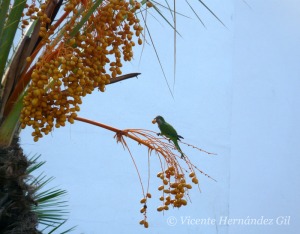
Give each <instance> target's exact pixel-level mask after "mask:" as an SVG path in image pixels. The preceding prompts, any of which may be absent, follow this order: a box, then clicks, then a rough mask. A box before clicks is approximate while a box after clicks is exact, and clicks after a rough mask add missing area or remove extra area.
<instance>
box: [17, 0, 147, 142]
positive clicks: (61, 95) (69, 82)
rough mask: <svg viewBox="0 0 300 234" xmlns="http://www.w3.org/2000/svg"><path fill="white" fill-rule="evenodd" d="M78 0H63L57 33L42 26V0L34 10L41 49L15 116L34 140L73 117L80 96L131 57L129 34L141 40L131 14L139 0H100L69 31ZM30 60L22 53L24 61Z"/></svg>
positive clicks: (107, 79) (107, 78)
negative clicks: (62, 19)
mask: <svg viewBox="0 0 300 234" xmlns="http://www.w3.org/2000/svg"><path fill="white" fill-rule="evenodd" d="M80 2H81V1H79V0H70V1H68V3H66V5H65V7H64V10H65V12H67V13H68V12H69V13H70V12H73V16H72V17H71V18H70V19H69V20H68V22H67V23H66V25H65V26H64V28H63V30H61V31H63V32H64V34H63V35H62V34H59V33H57V32H56V33H55V34H54V32H55V26H53V25H52V26H50V27H48V24H49V22H50V19H49V18H48V17H47V15H46V14H45V13H44V10H45V9H46V6H47V5H46V3H45V4H42V5H41V7H40V10H39V12H37V14H36V15H37V17H39V19H40V22H41V28H40V33H39V35H40V37H42V43H44V45H45V48H46V50H45V52H44V53H43V55H42V56H41V57H40V58H39V59H38V61H37V62H36V64H35V66H34V67H33V68H32V69H33V70H32V73H31V83H30V85H29V88H28V90H27V95H26V96H25V97H24V101H23V105H24V107H23V110H22V113H21V120H20V121H21V127H22V128H25V127H26V126H32V128H33V129H34V131H33V133H32V136H33V137H34V141H38V139H39V138H41V137H42V136H43V135H47V134H48V133H49V132H51V131H52V129H53V128H54V127H57V128H59V127H60V126H64V125H65V123H66V121H68V122H70V123H73V122H74V118H76V116H77V114H76V112H78V111H79V110H80V107H79V105H80V104H81V103H82V97H84V96H85V95H86V94H90V93H92V91H93V90H94V89H95V88H98V89H99V90H100V91H102V92H104V91H105V85H107V84H109V83H110V79H111V78H114V77H116V76H117V75H120V74H122V71H121V68H122V66H123V64H122V61H130V60H131V59H132V57H133V50H132V48H133V47H134V46H135V42H134V41H133V37H136V38H137V39H138V44H142V39H141V38H140V37H141V33H142V30H143V27H142V26H141V25H140V21H139V19H138V18H137V16H136V11H137V10H139V9H140V8H141V4H140V3H139V2H137V1H119V0H110V1H103V2H102V4H101V5H100V7H99V8H98V9H97V10H96V12H95V13H94V14H92V15H91V16H90V17H89V19H88V20H87V21H86V23H85V25H84V26H83V27H82V28H81V30H78V32H76V34H75V35H73V34H74V30H75V29H76V26H77V25H78V22H80V20H81V19H82V18H79V17H78V6H79V5H80ZM85 2H86V4H87V3H88V2H90V1H85ZM147 6H148V7H149V6H151V4H150V5H149V4H147ZM87 8H88V7H87ZM30 9H31V8H30ZM30 12H32V10H31V11H30ZM34 12H36V9H34ZM81 15H84V14H83V13H81ZM61 31H60V32H61ZM55 36H56V37H55ZM31 60H32V59H31V58H27V61H28V62H31Z"/></svg>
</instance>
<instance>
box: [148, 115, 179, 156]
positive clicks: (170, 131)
mask: <svg viewBox="0 0 300 234" xmlns="http://www.w3.org/2000/svg"><path fill="white" fill-rule="evenodd" d="M152 123H153V124H155V123H157V124H158V128H159V130H160V132H161V133H158V135H163V136H165V137H167V138H169V140H171V141H173V143H174V145H175V147H176V149H177V150H178V151H179V152H180V153H181V158H184V154H183V152H182V151H181V149H180V147H179V145H178V141H180V138H181V139H183V137H182V136H180V135H178V134H177V132H176V130H175V129H174V128H173V127H172V125H171V124H168V123H167V122H166V121H165V119H164V118H163V117H161V116H157V117H155V118H154V119H153V120H152Z"/></svg>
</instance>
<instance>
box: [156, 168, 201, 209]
mask: <svg viewBox="0 0 300 234" xmlns="http://www.w3.org/2000/svg"><path fill="white" fill-rule="evenodd" d="M190 176H191V177H193V179H192V181H193V182H194V183H198V180H197V178H196V177H195V173H194V172H191V174H190ZM157 177H158V178H160V179H161V180H162V185H161V186H159V187H158V190H159V191H162V192H163V194H162V196H161V197H160V198H159V200H160V201H162V206H159V207H158V208H157V211H159V212H161V211H163V210H169V206H170V205H171V206H173V207H177V208H179V207H181V206H186V205H187V200H186V199H185V195H187V194H188V190H189V189H191V188H192V185H191V184H188V183H186V180H185V178H184V177H185V176H184V174H182V173H178V172H177V171H176V169H175V168H174V167H173V166H171V167H169V168H167V169H166V170H165V171H164V172H160V173H158V174H157Z"/></svg>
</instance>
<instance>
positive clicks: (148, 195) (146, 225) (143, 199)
mask: <svg viewBox="0 0 300 234" xmlns="http://www.w3.org/2000/svg"><path fill="white" fill-rule="evenodd" d="M151 197H152V195H151V193H147V194H146V196H145V197H144V198H142V199H141V201H140V202H141V204H143V207H142V208H141V210H140V212H141V213H142V214H143V215H144V219H142V220H141V221H140V224H141V225H143V226H144V227H145V228H148V227H149V223H148V221H147V200H148V199H149V198H151Z"/></svg>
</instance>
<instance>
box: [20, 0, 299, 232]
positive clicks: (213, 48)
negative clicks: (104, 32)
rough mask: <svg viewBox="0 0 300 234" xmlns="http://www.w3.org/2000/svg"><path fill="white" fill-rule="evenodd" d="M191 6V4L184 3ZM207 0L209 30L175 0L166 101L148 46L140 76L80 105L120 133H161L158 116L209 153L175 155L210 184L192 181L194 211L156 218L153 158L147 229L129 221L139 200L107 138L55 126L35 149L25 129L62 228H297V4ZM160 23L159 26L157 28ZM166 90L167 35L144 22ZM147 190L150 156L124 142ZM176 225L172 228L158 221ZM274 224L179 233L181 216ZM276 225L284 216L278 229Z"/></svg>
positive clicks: (120, 153) (127, 166) (135, 67)
mask: <svg viewBox="0 0 300 234" xmlns="http://www.w3.org/2000/svg"><path fill="white" fill-rule="evenodd" d="M190 2H193V1H190ZM247 2H248V4H249V5H250V6H251V8H250V7H248V6H247V5H246V4H245V3H244V2H243V1H242V0H235V1H233V0H226V1H214V2H211V1H207V2H206V3H207V5H209V6H210V7H211V9H213V10H214V12H215V13H216V14H217V15H218V16H219V17H220V18H221V19H222V20H223V22H224V23H225V24H226V26H227V28H228V29H227V28H224V27H223V26H222V25H221V24H220V23H218V22H217V21H216V20H215V19H214V18H213V17H212V16H211V15H210V14H209V13H207V11H205V10H204V9H203V8H202V7H201V6H200V5H199V4H198V2H197V1H196V2H195V4H193V5H194V6H196V10H197V11H198V12H199V14H200V15H201V16H202V18H203V21H204V22H205V24H206V27H207V29H205V28H203V27H202V25H201V24H200V22H199V21H197V19H196V17H194V16H192V12H191V11H190V10H189V8H188V7H187V5H186V4H185V3H183V2H182V1H177V3H178V7H177V9H179V11H181V12H183V13H186V14H189V15H190V16H192V19H186V18H180V17H178V30H179V31H180V33H181V34H182V35H183V37H182V38H180V37H178V38H177V67H176V70H177V73H176V77H177V78H176V85H175V100H173V99H172V97H171V96H170V94H169V92H168V89H167V86H166V85H165V81H164V78H163V75H162V73H161V70H160V67H159V64H158V62H157V60H156V58H155V54H154V52H153V50H152V49H151V48H150V46H146V48H145V51H144V53H143V57H142V61H141V64H139V54H140V52H139V50H137V51H136V54H137V57H136V60H135V61H133V62H132V63H129V64H127V65H125V66H124V73H126V72H141V73H142V75H141V76H140V77H139V79H131V80H127V81H123V82H120V83H117V84H114V85H110V86H108V87H107V91H106V92H105V93H100V92H97V91H95V92H94V93H93V95H90V96H88V97H86V98H85V99H84V103H83V104H82V106H81V109H82V111H81V112H80V114H79V115H80V116H81V117H85V118H89V119H93V120H95V121H99V122H102V123H105V124H108V125H111V126H114V127H117V128H120V129H124V128H145V129H150V130H154V131H158V129H157V126H156V125H153V124H152V123H151V120H152V119H153V118H154V117H155V116H156V115H158V114H160V115H162V116H164V117H165V119H166V120H167V121H168V122H170V123H171V124H172V125H173V126H174V127H175V128H176V129H177V131H178V132H179V134H180V135H182V136H184V137H185V141H186V142H189V143H191V144H194V145H197V146H199V147H201V148H203V149H205V150H208V151H212V152H216V153H217V154H218V155H217V156H208V155H205V154H203V153H199V152H197V151H195V150H193V149H191V148H188V147H186V146H182V149H183V151H184V152H185V153H186V154H187V155H189V157H190V159H191V160H192V161H193V162H194V163H195V164H196V165H197V166H198V167H199V168H200V169H202V170H204V171H205V172H207V173H208V174H210V175H211V176H212V177H214V178H215V179H217V181H218V182H217V183H216V182H214V181H212V180H209V179H207V178H206V177H204V176H201V175H199V180H200V184H201V188H202V193H199V192H198V191H197V190H196V189H195V190H193V191H192V192H191V193H190V196H191V199H192V204H189V205H188V206H187V207H184V208H181V209H179V210H177V209H174V210H170V211H168V212H166V213H165V214H164V215H162V214H161V213H158V212H156V207H157V206H158V205H159V201H158V198H159V195H160V194H159V193H157V192H156V191H157V187H158V186H159V185H160V184H159V180H158V179H157V178H156V176H155V175H156V173H157V172H159V171H160V167H159V164H158V160H157V158H156V156H154V155H153V156H152V158H151V172H152V178H151V184H150V189H151V193H152V194H153V198H152V199H151V201H150V203H149V204H148V207H149V208H148V210H149V213H148V221H149V224H150V227H149V230H144V228H143V227H141V226H140V225H139V224H138V222H139V220H140V219H141V218H142V215H141V214H140V213H139V210H140V207H141V206H140V204H139V200H140V199H141V198H142V192H141V188H140V184H139V180H138V177H137V174H136V171H135V169H134V166H133V164H132V162H131V159H130V156H129V154H128V153H127V152H126V151H124V150H123V148H122V146H121V145H120V144H118V145H117V144H116V142H115V140H114V139H113V135H114V134H113V133H111V132H108V131H106V130H104V129H100V128H96V127H94V126H89V125H87V124H84V123H75V124H74V125H71V126H70V125H67V126H66V127H65V128H62V129H55V131H54V132H53V133H52V136H51V135H49V136H47V137H44V138H43V139H41V140H40V141H39V142H38V143H34V142H33V141H32V139H31V136H30V132H31V129H26V130H25V131H23V132H22V135H21V137H22V144H23V147H24V149H25V151H26V152H28V153H32V154H34V153H38V154H39V153H41V154H42V159H43V160H46V161H47V163H46V164H45V166H44V168H43V169H44V171H45V172H46V174H47V175H49V176H54V177H56V179H55V181H54V182H53V185H59V186H60V187H61V188H63V189H66V190H67V191H68V199H69V203H70V210H71V213H70V220H69V225H70V226H72V225H78V227H77V229H76V231H75V232H74V233H86V234H94V233H95V234H96V233H191V234H193V233H205V234H208V233H219V234H220V233H230V234H240V233H249V234H250V233H257V234H260V233H262V234H265V233H278V234H279V233H283V232H284V233H289V234H294V233H295V234H296V233H297V230H298V229H299V222H298V220H299V218H300V214H299V210H300V205H299V197H300V192H299V179H298V178H299V176H300V172H299V169H298V168H299V166H300V165H299V164H300V163H299V159H298V157H297V156H298V155H299V150H300V149H299V148H300V147H299V143H298V142H297V141H298V139H299V134H300V133H299V132H300V126H299V124H298V120H299V119H300V111H299V104H300V103H299V102H300V101H299V94H298V92H297V91H298V90H299V85H300V76H299V75H300V66H299V59H300V46H299V42H300V40H299V39H300V33H299V28H300V27H299V24H300V23H299V22H300V21H299V20H300V16H299V15H300V14H299V13H300V12H299V11H300V7H299V3H297V1H291V0H290V1H284V2H283V1H275V0H273V1H271V0H267V1H259V0H248V1H247ZM161 21H162V20H161ZM149 27H150V29H151V31H152V36H153V39H154V41H155V43H156V46H157V49H158V51H159V53H160V58H161V61H162V64H163V67H164V69H165V71H166V74H167V77H168V80H169V82H170V83H171V84H172V79H173V74H172V71H173V51H172V48H173V44H172V42H173V37H172V36H173V32H172V30H171V29H170V28H169V27H168V26H167V25H166V24H163V25H161V24H160V23H158V22H156V21H155V20H150V21H149ZM128 143H129V144H130V147H131V150H132V153H133V155H134V157H135V160H136V162H137V164H138V166H139V169H140V172H141V175H142V177H143V180H144V183H145V184H146V181H147V151H146V149H144V148H143V147H141V146H138V145H137V144H136V143H135V142H131V141H130V140H128ZM171 216H174V217H175V218H176V219H177V221H178V223H177V225H175V226H174V227H172V226H169V225H168V224H167V220H168V218H169V217H171ZM262 216H264V218H267V219H274V221H273V222H274V223H273V225H227V226H226V225H187V224H182V223H181V218H186V217H190V218H195V219H197V218H198V219H208V218H211V219H216V220H217V222H218V221H219V220H220V218H221V217H223V218H224V217H228V218H232V219H246V218H247V217H250V218H254V219H259V218H261V217H262ZM279 216H291V220H290V225H285V226H279V225H277V224H276V223H275V220H276V218H277V217H279Z"/></svg>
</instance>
